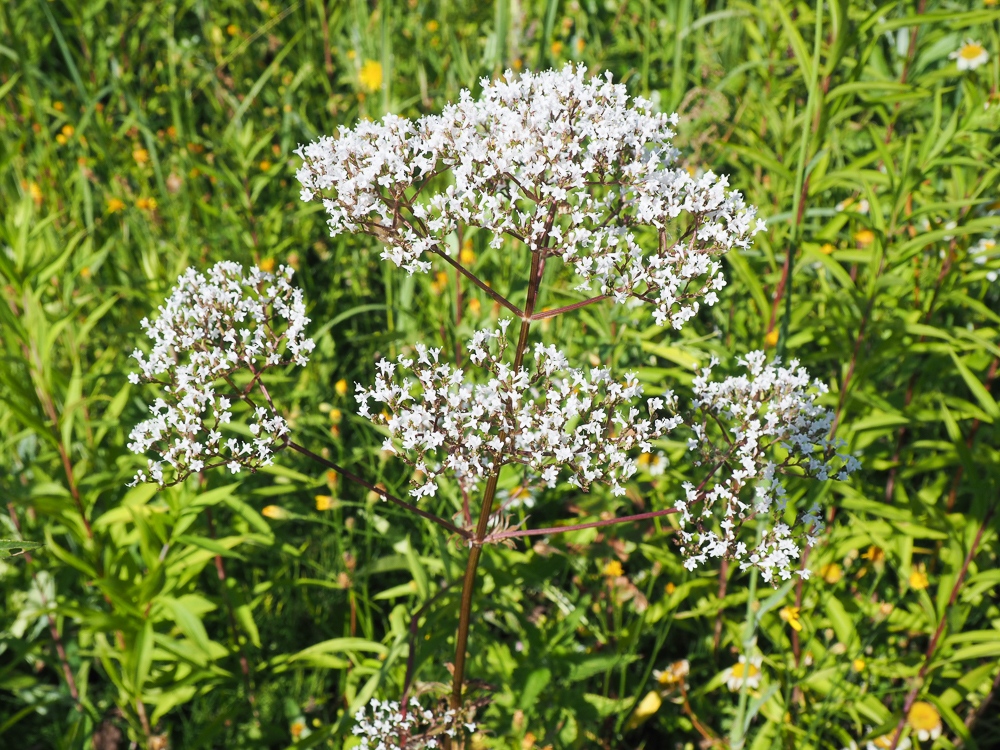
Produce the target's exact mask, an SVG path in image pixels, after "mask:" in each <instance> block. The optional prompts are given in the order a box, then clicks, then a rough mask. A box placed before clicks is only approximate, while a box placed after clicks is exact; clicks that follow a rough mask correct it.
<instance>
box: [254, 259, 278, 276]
mask: <svg viewBox="0 0 1000 750" xmlns="http://www.w3.org/2000/svg"><path fill="white" fill-rule="evenodd" d="M257 266H258V268H260V270H261V271H264V272H265V273H271V271H273V270H274V258H264V260H262V261H261V262H260V263H258V264H257Z"/></svg>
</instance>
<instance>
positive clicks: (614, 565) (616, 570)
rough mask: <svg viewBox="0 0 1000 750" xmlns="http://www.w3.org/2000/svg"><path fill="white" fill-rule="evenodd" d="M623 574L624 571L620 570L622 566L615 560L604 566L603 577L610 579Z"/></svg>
mask: <svg viewBox="0 0 1000 750" xmlns="http://www.w3.org/2000/svg"><path fill="white" fill-rule="evenodd" d="M624 572H625V571H624V570H623V569H622V564H621V563H620V562H618V561H617V560H612V561H611V562H609V563H608V564H607V565H605V566H604V575H606V576H609V577H611V578H617V577H618V576H620V575H623V574H624Z"/></svg>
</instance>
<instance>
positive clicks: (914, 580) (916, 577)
mask: <svg viewBox="0 0 1000 750" xmlns="http://www.w3.org/2000/svg"><path fill="white" fill-rule="evenodd" d="M909 583H910V588H911V589H916V590H917V591H919V590H920V589H925V588H927V587H928V586H929V585H930V581H928V580H927V574H926V573H924V571H922V570H914V571H913V572H912V573H910V581H909Z"/></svg>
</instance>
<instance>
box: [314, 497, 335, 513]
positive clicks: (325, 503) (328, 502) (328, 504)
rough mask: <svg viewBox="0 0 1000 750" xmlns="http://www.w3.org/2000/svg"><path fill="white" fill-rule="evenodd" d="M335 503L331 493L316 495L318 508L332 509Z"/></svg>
mask: <svg viewBox="0 0 1000 750" xmlns="http://www.w3.org/2000/svg"><path fill="white" fill-rule="evenodd" d="M333 505H334V503H333V497H332V496H331V495H316V510H330V508H332V507H333Z"/></svg>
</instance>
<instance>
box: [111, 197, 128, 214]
mask: <svg viewBox="0 0 1000 750" xmlns="http://www.w3.org/2000/svg"><path fill="white" fill-rule="evenodd" d="M124 208H125V201H123V200H120V199H118V198H108V213H109V214H114V213H118V212H119V211H121V210H123V209H124Z"/></svg>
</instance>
